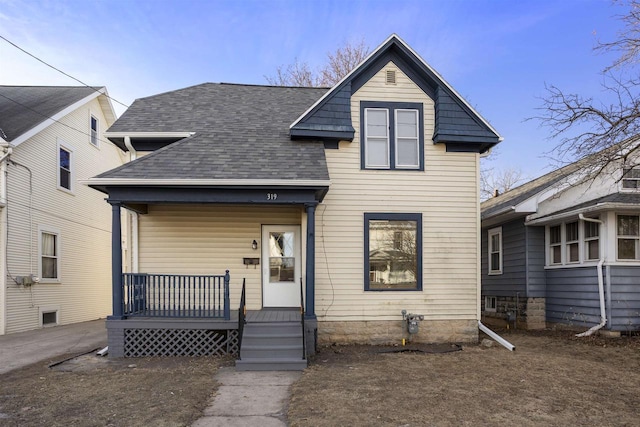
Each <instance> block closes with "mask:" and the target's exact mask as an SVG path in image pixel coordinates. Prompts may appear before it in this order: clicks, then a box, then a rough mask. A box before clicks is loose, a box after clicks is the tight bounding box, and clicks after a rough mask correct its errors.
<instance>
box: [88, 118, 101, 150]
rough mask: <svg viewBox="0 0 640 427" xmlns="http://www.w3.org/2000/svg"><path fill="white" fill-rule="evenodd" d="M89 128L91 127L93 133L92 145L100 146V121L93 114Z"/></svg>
mask: <svg viewBox="0 0 640 427" xmlns="http://www.w3.org/2000/svg"><path fill="white" fill-rule="evenodd" d="M89 127H90V131H91V138H90V141H91V144H92V145H94V146H96V147H97V146H98V144H99V139H98V119H97V118H96V117H95V116H94V115H93V114H92V115H91V118H90V119H89Z"/></svg>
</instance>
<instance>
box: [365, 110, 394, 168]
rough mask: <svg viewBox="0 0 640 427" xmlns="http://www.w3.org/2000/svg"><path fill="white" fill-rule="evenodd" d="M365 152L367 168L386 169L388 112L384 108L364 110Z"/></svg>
mask: <svg viewBox="0 0 640 427" xmlns="http://www.w3.org/2000/svg"><path fill="white" fill-rule="evenodd" d="M364 121H365V132H366V133H365V146H366V148H365V152H366V161H365V163H366V165H367V167H368V168H380V169H388V168H389V165H390V152H389V110H387V109H386V108H365V110H364Z"/></svg>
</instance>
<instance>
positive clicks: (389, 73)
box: [386, 70, 396, 85]
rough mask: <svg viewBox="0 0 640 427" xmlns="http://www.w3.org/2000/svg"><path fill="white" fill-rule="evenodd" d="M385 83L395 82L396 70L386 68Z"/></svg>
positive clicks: (391, 83) (392, 83)
mask: <svg viewBox="0 0 640 427" xmlns="http://www.w3.org/2000/svg"><path fill="white" fill-rule="evenodd" d="M386 83H387V84H388V85H394V84H396V70H387V79H386Z"/></svg>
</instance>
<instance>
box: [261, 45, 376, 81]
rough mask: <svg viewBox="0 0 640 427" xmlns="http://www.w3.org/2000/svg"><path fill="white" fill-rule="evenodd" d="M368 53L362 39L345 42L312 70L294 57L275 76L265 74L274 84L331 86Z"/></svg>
mask: <svg viewBox="0 0 640 427" xmlns="http://www.w3.org/2000/svg"><path fill="white" fill-rule="evenodd" d="M368 54H369V48H368V47H367V46H366V45H365V43H364V41H360V42H359V43H357V44H351V43H346V44H345V45H344V46H342V47H339V48H338V49H336V51H335V52H333V53H327V62H326V64H324V65H323V66H322V67H321V68H320V69H319V70H317V71H314V70H312V69H311V67H310V66H309V64H308V63H306V62H300V61H298V59H297V58H296V60H295V61H294V63H293V64H289V65H281V66H279V67H278V68H277V69H276V74H275V76H265V79H267V82H269V84H271V85H274V86H302V87H318V86H333V85H335V84H336V83H338V82H339V81H340V80H341V79H342V78H343V77H344V76H346V75H347V74H349V72H350V71H351V70H353V69H354V68H355V67H356V66H357V65H358V64H360V62H362V61H363V60H364V59H365V58H366V57H367V55H368Z"/></svg>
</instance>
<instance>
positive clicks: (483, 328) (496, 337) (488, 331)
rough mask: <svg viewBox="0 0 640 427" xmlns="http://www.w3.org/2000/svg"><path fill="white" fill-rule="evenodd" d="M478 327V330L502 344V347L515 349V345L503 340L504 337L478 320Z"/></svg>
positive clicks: (510, 349)
mask: <svg viewBox="0 0 640 427" xmlns="http://www.w3.org/2000/svg"><path fill="white" fill-rule="evenodd" d="M478 328H480V330H481V331H482V332H484V333H485V334H487V335H489V336H490V337H491V338H492V339H493V340H494V341H496V342H497V343H498V344H500V345H501V346H503V347H504V348H506V349H507V350H509V351H515V349H516V346H515V345H513V344H511V343H510V342H509V341H507V340H505V339H504V338H502V337H501V336H500V335H498V334H496V333H495V332H493V331H492V330H491V329H489V328H487V327H486V326H485V325H483V324H482V322H481V321H479V320H478Z"/></svg>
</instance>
